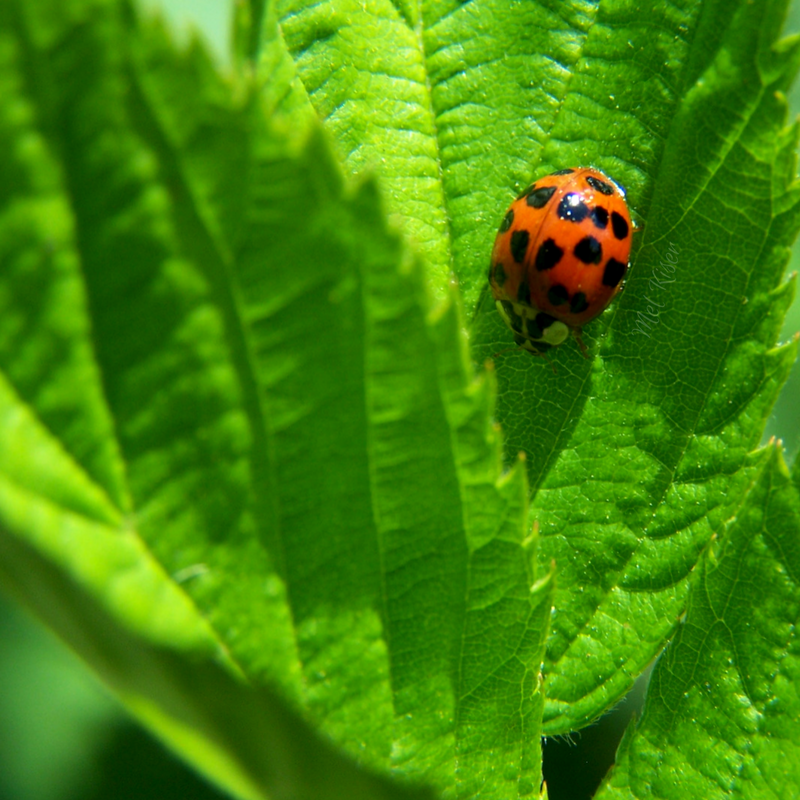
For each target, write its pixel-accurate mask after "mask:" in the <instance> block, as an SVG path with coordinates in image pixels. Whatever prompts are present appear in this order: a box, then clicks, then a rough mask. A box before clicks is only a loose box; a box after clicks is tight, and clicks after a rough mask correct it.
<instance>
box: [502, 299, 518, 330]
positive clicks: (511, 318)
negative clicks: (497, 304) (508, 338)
mask: <svg viewBox="0 0 800 800" xmlns="http://www.w3.org/2000/svg"><path fill="white" fill-rule="evenodd" d="M502 303H503V311H505V312H506V317H507V318H508V324H509V325H510V326H511V330H513V331H516V332H517V333H522V319H521V318H520V316H519V314H517V312H516V311H514V306H513V305H511V303H509V302H508V300H503V301H502Z"/></svg>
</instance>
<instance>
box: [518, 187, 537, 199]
mask: <svg viewBox="0 0 800 800" xmlns="http://www.w3.org/2000/svg"><path fill="white" fill-rule="evenodd" d="M534 186H536V184H535V183H532V184H531V185H530V186H528V187H526V188H525V189H523V190H522V191H521V192H520V193H519V194H518V195H517V200H522V198H523V197H527V196H528V195H529V194H530V193H531V192H532V191H533V187H534Z"/></svg>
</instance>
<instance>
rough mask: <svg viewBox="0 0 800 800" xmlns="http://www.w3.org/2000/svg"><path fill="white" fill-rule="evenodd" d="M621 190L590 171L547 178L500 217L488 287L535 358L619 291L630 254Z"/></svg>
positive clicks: (628, 219)
mask: <svg viewBox="0 0 800 800" xmlns="http://www.w3.org/2000/svg"><path fill="white" fill-rule="evenodd" d="M631 229H632V226H631V217H630V214H629V213H628V205H627V203H626V201H625V191H624V189H623V188H622V187H621V186H620V185H619V184H617V183H615V182H614V181H613V180H611V178H609V177H608V176H607V175H604V174H603V173H602V172H600V171H599V170H596V169H586V168H581V167H575V168H572V169H562V170H559V171H558V172H553V173H551V174H550V175H546V176H545V177H544V178H541V179H539V180H538V181H536V183H534V184H532V185H531V186H529V187H528V188H527V189H526V190H525V191H524V192H523V193H522V194H521V195H520V196H519V197H517V199H516V200H515V201H514V202H513V203H512V204H511V206H510V207H509V209H508V211H506V215H505V217H503V222H502V223H501V225H500V230H499V232H498V234H497V238H496V239H495V243H494V249H493V250H492V263H491V266H490V267H489V284H490V285H491V288H492V294H493V295H494V299H495V303H496V305H497V310H498V311H499V312H500V315H501V316H502V317H503V320H504V321H505V323H506V324H507V325H508V327H509V328H511V330H512V331H513V333H514V341H515V342H516V343H517V345H518V346H519V347H523V348H525V349H526V350H528V351H530V352H531V353H534V354H535V355H543V354H544V353H545V352H546V351H547V350H549V349H550V348H551V347H555V346H557V345H559V344H563V342H565V341H566V340H567V338H568V337H569V335H570V333H572V335H573V336H574V337H575V339H576V341H577V342H578V344H579V346H580V348H581V351H582V352H583V355H584V356H586V347H585V345H584V344H583V341H582V340H581V326H582V325H584V324H585V323H587V322H589V320H592V319H594V318H595V317H596V316H597V315H598V314H599V313H600V312H601V311H603V309H604V308H606V306H607V305H608V304H609V303H610V302H611V301H612V300H613V298H614V296H615V295H616V294H617V293H618V292H619V291H620V290H621V289H622V280H623V278H624V277H625V273H626V272H627V271H628V266H629V263H628V258H629V256H630V252H631Z"/></svg>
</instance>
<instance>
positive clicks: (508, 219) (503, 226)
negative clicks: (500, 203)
mask: <svg viewBox="0 0 800 800" xmlns="http://www.w3.org/2000/svg"><path fill="white" fill-rule="evenodd" d="M513 222H514V209H513V208H509V209H508V211H506V215H505V216H504V217H503V221H502V222H501V223H500V233H505V232H506V231H507V230H508V229H509V228H510V227H511V225H512V224H513Z"/></svg>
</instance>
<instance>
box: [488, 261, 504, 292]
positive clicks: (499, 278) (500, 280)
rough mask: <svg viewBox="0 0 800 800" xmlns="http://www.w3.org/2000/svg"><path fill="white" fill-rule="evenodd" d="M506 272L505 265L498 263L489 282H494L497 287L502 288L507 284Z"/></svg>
mask: <svg viewBox="0 0 800 800" xmlns="http://www.w3.org/2000/svg"><path fill="white" fill-rule="evenodd" d="M506 277H507V275H506V271H505V270H504V269H503V265H502V264H501V263H500V262H499V261H498V262H497V263H496V264H495V265H494V270H493V272H492V274H491V276H490V278H489V280H494V283H495V284H496V285H497V286H502V285H503V284H504V283H505V282H506Z"/></svg>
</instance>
